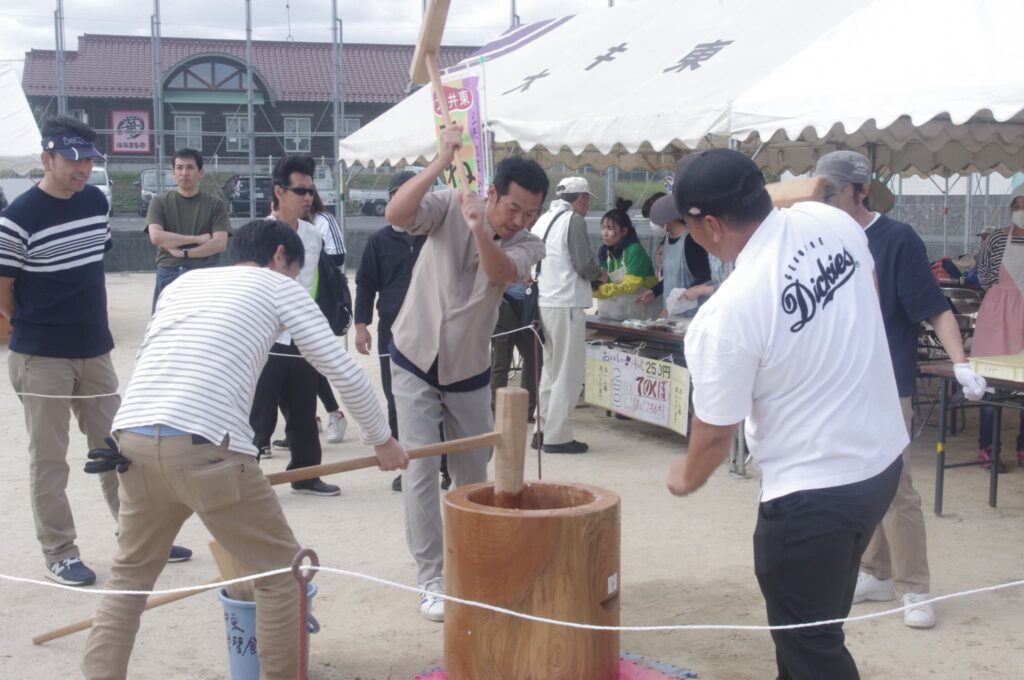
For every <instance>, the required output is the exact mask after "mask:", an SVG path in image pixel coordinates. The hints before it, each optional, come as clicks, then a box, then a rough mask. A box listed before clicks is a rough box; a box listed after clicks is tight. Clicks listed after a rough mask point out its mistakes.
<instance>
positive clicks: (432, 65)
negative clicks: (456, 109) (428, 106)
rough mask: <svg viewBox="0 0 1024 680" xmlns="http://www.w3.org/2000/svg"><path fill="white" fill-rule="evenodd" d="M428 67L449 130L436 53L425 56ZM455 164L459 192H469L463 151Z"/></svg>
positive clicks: (459, 151)
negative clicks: (463, 162)
mask: <svg viewBox="0 0 1024 680" xmlns="http://www.w3.org/2000/svg"><path fill="white" fill-rule="evenodd" d="M424 58H425V60H426V66H427V73H429V74H430V85H431V87H433V89H434V96H435V97H437V103H438V106H440V107H441V120H443V121H444V127H445V129H446V130H447V129H448V128H450V127H451V126H452V114H451V112H450V111H449V110H448V100H446V99H445V97H444V85H443V84H442V83H441V71H440V69H439V68H438V65H437V54H436V53H435V52H427V53H426V54H425V55H424ZM452 162H453V163H455V172H457V173H458V174H459V190H460V191H469V178H468V177H467V176H466V166H465V165H463V164H462V149H461V148H460V149H456V150H455V158H454V159H452Z"/></svg>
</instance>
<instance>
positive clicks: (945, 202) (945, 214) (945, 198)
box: [942, 176, 949, 257]
mask: <svg viewBox="0 0 1024 680" xmlns="http://www.w3.org/2000/svg"><path fill="white" fill-rule="evenodd" d="M948 220H949V177H948V176H947V177H946V188H945V189H944V190H943V192H942V256H943V257H946V254H947V253H946V223H947V222H948Z"/></svg>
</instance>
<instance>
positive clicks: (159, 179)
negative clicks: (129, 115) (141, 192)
mask: <svg viewBox="0 0 1024 680" xmlns="http://www.w3.org/2000/svg"><path fill="white" fill-rule="evenodd" d="M149 21H150V31H151V32H152V38H151V49H150V51H151V52H152V57H153V154H154V156H155V158H156V191H157V194H162V193H163V191H164V188H165V187H164V87H163V69H162V68H161V66H160V64H161V62H162V60H163V59H162V58H163V52H162V48H161V45H160V0H153V16H152V17H150V20H149Z"/></svg>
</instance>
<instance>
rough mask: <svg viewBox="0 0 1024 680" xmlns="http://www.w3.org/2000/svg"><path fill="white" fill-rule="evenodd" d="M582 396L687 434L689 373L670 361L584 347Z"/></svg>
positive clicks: (614, 350)
mask: <svg viewBox="0 0 1024 680" xmlns="http://www.w3.org/2000/svg"><path fill="white" fill-rule="evenodd" d="M583 398H584V399H586V400H587V402H588V403H591V404H594V405H595V406H600V407H602V408H606V409H608V410H610V411H615V412H616V413H621V414H622V415H625V416H629V417H630V418H635V419H636V420H642V421H644V422H647V423H654V424H655V425H661V426H662V427H667V428H668V429H670V430H672V431H673V432H678V433H679V434H681V435H684V436H685V435H687V434H688V428H687V424H688V418H687V415H688V413H689V410H690V372H689V371H687V370H686V369H685V368H683V367H682V366H677V365H675V364H674V363H672V362H670V361H659V360H658V359H649V358H647V357H642V356H639V355H637V354H630V353H629V352H623V351H620V350H617V349H611V348H609V347H604V346H600V345H597V346H593V345H592V346H588V347H587V371H586V389H585V390H584V394H583Z"/></svg>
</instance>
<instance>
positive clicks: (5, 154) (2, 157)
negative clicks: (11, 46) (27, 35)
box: [0, 64, 43, 175]
mask: <svg viewBox="0 0 1024 680" xmlns="http://www.w3.org/2000/svg"><path fill="white" fill-rule="evenodd" d="M39 140H40V137H39V127H38V126H36V121H35V118H33V117H32V110H31V109H29V107H28V101H27V100H26V99H25V92H24V90H22V89H21V82H20V81H19V80H18V73H17V71H15V70H14V66H12V65H11V64H0V170H12V171H14V172H15V173H17V174H19V175H24V174H25V173H27V172H28V171H29V170H36V169H38V170H42V168H43V165H42V162H41V161H40V160H39V154H40V152H41V151H42V148H41V147H40V145H39Z"/></svg>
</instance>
